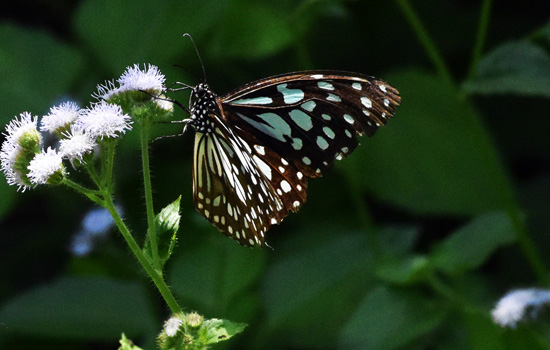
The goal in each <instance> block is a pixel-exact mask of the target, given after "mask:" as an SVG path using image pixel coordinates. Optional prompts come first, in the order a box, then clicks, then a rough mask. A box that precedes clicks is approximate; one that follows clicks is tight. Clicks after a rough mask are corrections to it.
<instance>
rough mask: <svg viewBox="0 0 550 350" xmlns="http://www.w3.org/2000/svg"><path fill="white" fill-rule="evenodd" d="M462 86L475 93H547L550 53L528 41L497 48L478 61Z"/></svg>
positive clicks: (526, 94) (534, 94) (549, 84)
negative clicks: (471, 76)
mask: <svg viewBox="0 0 550 350" xmlns="http://www.w3.org/2000/svg"><path fill="white" fill-rule="evenodd" d="M463 87H464V89H465V90H466V91H468V92H470V93H478V94H517V95H525V96H542V97H549V96H550V55H549V54H548V53H547V52H546V51H545V50H544V49H543V48H542V47H539V46H537V45H535V44H533V43H531V42H528V41H515V42H510V43H507V44H504V45H502V46H500V47H497V48H496V49H495V50H493V51H492V52H490V53H488V54H487V55H485V57H483V59H482V60H481V61H480V62H479V65H478V67H477V70H476V73H475V76H474V77H473V78H472V79H470V80H469V81H467V82H465V83H464V86H463Z"/></svg>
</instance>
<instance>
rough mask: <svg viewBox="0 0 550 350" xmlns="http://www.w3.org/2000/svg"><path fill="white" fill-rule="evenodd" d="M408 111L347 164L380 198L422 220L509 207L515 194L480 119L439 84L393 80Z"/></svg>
mask: <svg viewBox="0 0 550 350" xmlns="http://www.w3.org/2000/svg"><path fill="white" fill-rule="evenodd" d="M386 78H387V80H388V82H390V83H391V84H392V85H394V86H395V87H396V88H397V89H399V91H400V92H401V96H402V99H403V102H402V106H401V107H399V108H398V109H397V114H396V116H395V118H393V120H390V121H389V123H388V126H386V127H384V128H383V129H382V130H380V131H379V132H378V133H377V134H376V135H375V136H374V137H373V138H371V139H365V138H364V139H363V140H362V142H363V143H364V146H362V147H359V148H358V149H357V150H356V151H355V152H356V154H353V155H352V156H351V157H349V158H350V159H348V160H347V161H345V162H342V164H341V166H342V168H344V169H346V170H347V171H348V174H349V176H355V177H356V178H358V179H359V180H357V181H356V182H357V183H359V185H360V186H362V188H364V189H366V190H368V191H369V192H371V193H373V194H374V195H376V196H377V197H379V198H380V199H382V200H384V201H387V202H390V203H393V204H394V205H397V206H400V207H403V208H406V209H407V210H409V211H412V212H416V213H422V214H446V215H448V214H455V215H473V214H481V213H484V212H487V211H489V210H496V209H497V210H498V209H502V208H504V207H505V206H506V205H507V203H508V202H509V201H510V189H509V187H508V186H509V185H508V182H507V180H506V178H505V175H504V173H503V171H502V168H501V164H500V162H499V159H498V156H497V152H496V150H495V149H494V147H493V145H492V143H491V142H490V138H489V135H488V134H487V132H486V131H485V130H484V129H483V126H482V125H481V123H480V122H479V119H480V117H479V116H478V115H477V114H476V112H475V111H474V109H473V108H472V107H471V106H470V105H469V104H468V103H467V101H465V100H461V99H460V97H459V96H458V94H457V93H456V92H455V91H454V90H453V89H452V88H451V87H449V86H447V85H446V84H445V83H444V82H442V81H441V80H439V79H438V78H436V77H434V76H432V75H429V74H425V73H422V72H418V71H414V70H408V71H403V72H400V73H397V74H396V73H394V74H390V75H389V76H387V77H386Z"/></svg>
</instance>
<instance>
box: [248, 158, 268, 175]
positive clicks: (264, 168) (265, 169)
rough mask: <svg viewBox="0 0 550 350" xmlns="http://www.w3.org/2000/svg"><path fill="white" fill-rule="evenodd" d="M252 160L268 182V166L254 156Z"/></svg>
mask: <svg viewBox="0 0 550 350" xmlns="http://www.w3.org/2000/svg"><path fill="white" fill-rule="evenodd" d="M252 158H253V159H254V162H256V165H257V166H258V168H260V171H261V172H262V173H263V174H264V175H265V177H267V179H268V180H271V168H270V167H269V165H267V163H266V162H264V161H263V160H261V159H260V157H258V156H256V155H254V156H252Z"/></svg>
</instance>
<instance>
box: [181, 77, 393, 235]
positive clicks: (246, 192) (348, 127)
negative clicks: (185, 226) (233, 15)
mask: <svg viewBox="0 0 550 350" xmlns="http://www.w3.org/2000/svg"><path fill="white" fill-rule="evenodd" d="M195 89H196V91H197V92H196V95H197V96H198V99H197V100H196V103H195V104H194V105H193V106H194V107H192V108H191V110H192V117H191V124H192V125H193V126H195V128H196V130H197V133H196V136H195V157H194V166H193V195H194V202H195V207H196V208H197V210H198V211H199V212H200V213H201V214H202V215H203V216H204V217H206V218H207V219H208V220H209V221H210V222H212V224H214V226H216V227H217V228H218V229H219V230H220V231H221V232H223V233H224V234H226V235H228V236H230V237H233V238H234V239H236V240H238V241H239V242H240V243H241V244H243V245H250V246H252V245H255V244H257V245H262V244H264V235H265V232H266V231H267V229H268V228H269V227H270V226H271V225H272V224H276V223H279V222H281V221H282V220H283V219H284V217H286V215H288V213H289V212H290V211H297V210H298V209H299V208H300V206H301V205H302V204H303V203H304V202H305V201H306V189H307V178H308V177H316V176H321V174H322V172H323V171H324V170H326V169H328V168H329V167H330V166H332V164H333V163H334V160H335V159H342V158H343V157H344V156H346V155H348V154H349V153H351V152H352V151H353V149H354V148H355V147H356V146H357V145H358V141H357V137H356V135H362V134H367V135H369V136H372V135H373V134H374V133H375V132H376V130H377V129H378V127H380V126H382V125H384V124H385V123H386V122H387V120H388V118H390V117H392V116H393V114H394V112H395V108H396V107H397V106H398V105H399V103H400V97H399V93H398V92H397V90H396V89H394V88H393V87H391V86H390V85H389V84H387V83H386V82H384V81H382V80H379V79H376V78H374V77H370V76H366V75H360V74H357V73H346V72H336V71H310V72H298V73H289V74H284V75H279V76H275V77H271V78H267V79H262V80H258V81H256V82H252V83H250V84H247V85H244V86H242V87H240V88H239V89H237V90H235V91H233V92H231V93H229V94H227V95H225V96H222V97H214V95H213V94H212V93H211V91H210V90H209V89H207V88H205V87H204V86H202V85H199V86H198V87H197V88H195ZM194 93H195V90H194ZM205 99H206V100H205ZM210 99H212V101H213V100H214V99H215V103H211V102H205V101H207V100H210ZM205 117H206V118H205ZM205 125H206V126H205Z"/></svg>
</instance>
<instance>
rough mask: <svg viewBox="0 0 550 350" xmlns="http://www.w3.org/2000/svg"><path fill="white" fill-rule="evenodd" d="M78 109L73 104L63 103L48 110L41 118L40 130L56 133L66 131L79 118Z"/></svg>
mask: <svg viewBox="0 0 550 350" xmlns="http://www.w3.org/2000/svg"><path fill="white" fill-rule="evenodd" d="M79 111H80V107H78V105H77V104H76V103H74V102H70V101H67V102H63V103H61V104H60V105H58V106H54V107H52V108H50V113H49V114H47V115H45V116H44V117H43V118H42V121H41V123H40V124H41V126H40V130H41V131H48V132H52V133H53V132H56V131H59V130H62V129H67V128H68V127H69V125H71V124H72V123H74V121H75V120H76V119H77V118H78V116H79Z"/></svg>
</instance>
